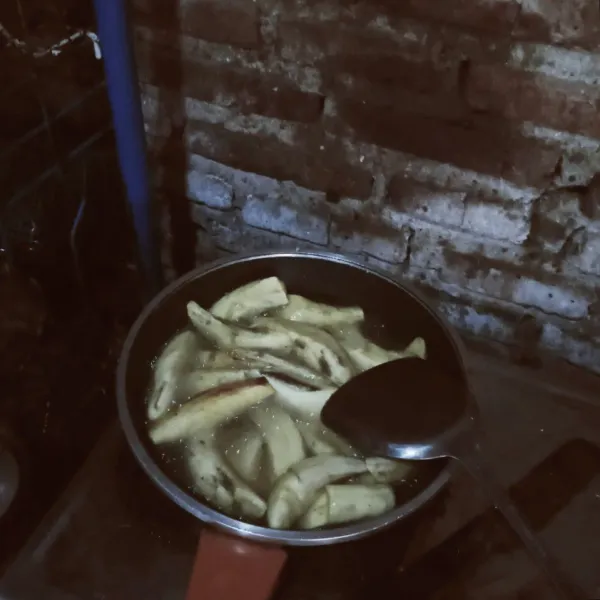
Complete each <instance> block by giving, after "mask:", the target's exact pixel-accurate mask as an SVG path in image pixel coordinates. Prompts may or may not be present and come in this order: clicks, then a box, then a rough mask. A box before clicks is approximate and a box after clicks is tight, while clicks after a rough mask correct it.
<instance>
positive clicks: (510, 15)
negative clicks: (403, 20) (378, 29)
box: [288, 0, 520, 33]
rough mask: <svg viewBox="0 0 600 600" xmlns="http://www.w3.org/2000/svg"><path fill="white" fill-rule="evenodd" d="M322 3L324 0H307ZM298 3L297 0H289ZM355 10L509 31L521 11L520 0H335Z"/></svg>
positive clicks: (483, 29) (472, 27) (312, 2)
mask: <svg viewBox="0 0 600 600" xmlns="http://www.w3.org/2000/svg"><path fill="white" fill-rule="evenodd" d="M306 1H307V3H308V4H309V5H310V4H318V5H322V4H323V2H322V0H306ZM288 2H290V3H292V2H293V3H295V2H294V0H288ZM340 3H341V4H342V5H343V6H344V7H345V8H350V9H351V10H352V12H353V13H355V12H356V11H357V10H358V11H361V12H366V13H371V14H372V15H376V14H383V15H385V16H391V17H416V18H419V19H428V20H431V21H434V22H437V23H450V24H453V25H459V26H461V27H464V28H470V29H475V30H482V31H489V32H491V33H497V32H498V31H510V30H511V28H512V26H513V24H514V22H515V20H516V18H517V16H518V14H519V4H520V2H519V1H518V0H444V1H443V2H441V1H440V0H402V1H399V0H369V2H368V3H364V2H360V1H359V0H336V2H335V3H334V5H338V4H340Z"/></svg>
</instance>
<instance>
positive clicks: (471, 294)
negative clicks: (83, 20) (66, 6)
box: [134, 0, 600, 370]
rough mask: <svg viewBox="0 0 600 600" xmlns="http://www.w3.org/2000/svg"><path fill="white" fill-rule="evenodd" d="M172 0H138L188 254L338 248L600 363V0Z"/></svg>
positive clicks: (171, 200)
mask: <svg viewBox="0 0 600 600" xmlns="http://www.w3.org/2000/svg"><path fill="white" fill-rule="evenodd" d="M170 4H171V3H165V2H160V1H159V0H136V2H135V6H134V13H135V23H136V29H135V31H136V52H137V58H138V65H139V76H140V81H141V85H142V96H143V106H144V111H145V118H146V127H147V133H148V139H149V146H150V148H151V151H152V152H153V160H154V165H155V168H154V173H155V174H156V178H157V185H158V186H159V187H160V189H161V193H162V195H163V197H164V198H167V199H168V205H169V207H170V212H171V228H170V230H169V229H168V228H166V230H165V231H166V240H167V242H173V244H174V247H179V249H175V251H174V254H173V253H171V254H172V256H171V259H172V262H174V263H175V269H176V270H177V269H182V268H184V267H185V266H186V264H187V263H186V261H188V262H189V260H190V256H189V255H190V254H193V251H192V247H193V246H194V245H195V253H196V256H197V258H198V260H206V259H208V258H212V257H214V256H217V255H221V254H226V253H232V252H238V251H241V250H251V249H260V248H275V247H287V248H289V247H298V248H305V247H306V248H315V247H316V248H322V247H329V248H333V249H338V250H341V251H343V252H346V253H350V254H356V255H360V256H362V257H365V258H366V259H367V260H369V261H371V262H372V263H373V264H376V265H378V266H380V267H383V268H384V269H386V270H388V271H391V272H392V273H396V274H398V275H401V276H402V277H404V278H406V279H408V280H411V281H413V282H415V283H417V284H418V285H420V286H422V287H423V288H424V289H426V290H427V291H428V292H430V293H431V295H432V297H433V298H434V299H435V301H436V302H437V304H438V306H439V308H440V310H441V311H442V312H444V313H445V314H446V315H447V316H448V317H449V318H450V320H451V322H453V323H454V324H455V325H456V326H458V327H459V328H461V329H463V330H465V331H467V332H470V333H472V334H475V335H481V336H489V337H492V338H495V339H498V340H501V341H505V342H517V344H518V345H520V346H521V347H526V348H532V347H536V346H541V347H545V348H549V349H552V350H555V351H557V352H558V353H560V354H561V355H562V356H564V357H566V358H568V359H569V360H571V361H573V362H575V363H578V364H582V365H586V366H588V367H592V368H595V369H596V370H600V347H599V345H598V341H599V339H600V338H599V337H598V336H599V333H600V316H599V315H600V295H599V292H598V290H600V254H599V252H600V175H597V173H598V172H600V118H598V116H597V115H598V106H599V100H600V87H599V86H598V82H599V80H600V52H597V53H595V52H594V49H595V48H597V47H598V42H599V41H600V31H599V29H600V15H599V5H598V2H596V1H591V0H573V1H572V2H568V3H567V2H564V0H546V2H544V3H540V2H535V1H533V0H445V1H444V2H440V1H439V0H406V1H403V2H398V1H395V0H366V1H364V2H356V1H354V0H323V1H319V0H254V2H249V1H248V0H181V4H180V5H179V7H173V5H171V6H169V5H170ZM179 213H181V214H183V215H184V217H181V216H177V215H178V214H179ZM189 215H191V217H192V220H193V224H194V225H189V223H188V225H187V226H186V225H185V222H186V216H189ZM187 220H188V221H189V218H188V219H187ZM185 236H187V238H190V236H191V237H192V238H193V240H192V241H190V239H188V241H187V246H186V243H183V246H182V245H181V244H179V241H178V240H179V239H180V238H183V237H185ZM178 244H179V246H178ZM170 247H171V246H170V244H169V243H167V244H166V245H165V260H167V262H168V259H169V256H170V254H169V249H170Z"/></svg>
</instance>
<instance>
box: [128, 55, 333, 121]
mask: <svg viewBox="0 0 600 600" xmlns="http://www.w3.org/2000/svg"><path fill="white" fill-rule="evenodd" d="M136 49H137V52H136V57H137V64H138V75H139V78H140V81H142V82H145V83H150V84H153V85H162V86H163V87H166V88H169V89H172V90H175V91H182V93H183V95H184V96H187V97H190V98H195V99H198V100H202V101H205V102H211V103H214V104H217V105H221V106H227V107H229V108H233V109H235V110H238V111H239V112H241V113H256V114H260V115H265V116H267V117H273V118H277V119H284V120H290V121H299V122H305V123H310V122H313V121H316V120H318V119H319V117H320V115H321V112H322V109H323V97H322V96H321V95H319V94H309V93H305V92H302V91H300V90H299V89H297V88H295V87H294V86H292V85H290V83H288V82H287V81H286V80H285V79H283V78H282V77H274V76H270V75H268V74H265V73H260V72H257V71H251V70H242V69H236V68H231V67H228V66H227V65H223V64H212V63H210V62H206V61H192V60H184V61H183V62H182V60H181V57H179V56H176V55H174V54H173V53H172V52H169V51H168V50H165V49H161V48H160V47H159V46H158V45H156V44H146V43H138V44H137V46H136Z"/></svg>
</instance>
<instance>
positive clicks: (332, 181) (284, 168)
mask: <svg viewBox="0 0 600 600" xmlns="http://www.w3.org/2000/svg"><path fill="white" fill-rule="evenodd" d="M190 131H191V138H190V147H191V149H192V151H193V152H195V153H196V154H200V155H202V156H205V157H207V158H210V159H212V160H216V161H218V162H222V163H225V164H227V165H229V166H231V167H234V168H236V169H241V170H244V171H250V172H253V173H260V174H262V175H268V176H270V177H275V178H276V179H280V180H282V181H286V180H291V181H294V182H296V183H297V184H299V185H301V186H303V187H306V188H309V189H314V190H322V191H324V192H332V193H335V194H339V195H341V196H352V197H356V198H368V197H369V195H370V193H371V187H372V179H373V177H372V175H371V174H370V173H369V172H368V171H366V170H363V169H361V168H360V166H357V165H351V164H350V162H349V161H348V160H347V155H346V152H345V150H344V146H343V144H342V143H341V142H338V141H337V140H335V139H333V138H331V137H329V136H326V135H324V134H323V132H322V131H320V130H319V129H309V128H299V129H298V130H297V131H296V134H295V135H294V143H293V144H288V143H285V142H282V141H280V140H278V139H277V138H275V137H270V136H264V135H259V134H256V135H250V134H245V133H238V132H232V131H228V130H227V129H226V128H225V127H223V126H222V125H216V124H212V123H200V122H196V123H193V124H190Z"/></svg>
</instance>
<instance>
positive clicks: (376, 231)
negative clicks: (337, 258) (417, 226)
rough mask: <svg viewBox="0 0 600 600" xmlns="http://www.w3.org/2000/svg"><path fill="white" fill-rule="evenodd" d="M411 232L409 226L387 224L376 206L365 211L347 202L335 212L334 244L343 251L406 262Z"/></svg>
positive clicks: (386, 260)
mask: <svg viewBox="0 0 600 600" xmlns="http://www.w3.org/2000/svg"><path fill="white" fill-rule="evenodd" d="M411 233H412V232H411V229H410V228H409V227H408V226H404V227H402V226H401V227H393V226H391V225H388V224H386V223H384V222H383V221H382V220H381V218H380V215H379V210H378V208H377V207H368V209H367V210H364V209H363V207H361V206H360V205H358V204H357V203H356V202H353V203H350V202H348V203H346V204H344V205H341V204H340V205H338V206H336V207H335V208H334V210H333V216H332V221H331V244H332V246H333V247H334V248H336V249H338V250H341V251H343V252H349V253H352V254H364V255H366V256H370V257H373V258H375V259H379V260H381V261H384V262H385V263H389V264H396V265H397V264H400V263H402V262H404V261H405V260H406V257H407V254H408V248H409V242H410V236H411Z"/></svg>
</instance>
